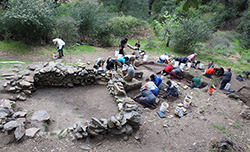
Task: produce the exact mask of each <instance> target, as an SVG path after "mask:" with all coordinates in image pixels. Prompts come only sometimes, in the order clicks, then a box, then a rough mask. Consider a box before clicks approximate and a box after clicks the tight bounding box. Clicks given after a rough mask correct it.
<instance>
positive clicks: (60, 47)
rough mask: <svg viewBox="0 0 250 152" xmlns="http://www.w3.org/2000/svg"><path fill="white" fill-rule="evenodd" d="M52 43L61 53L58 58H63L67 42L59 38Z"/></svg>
mask: <svg viewBox="0 0 250 152" xmlns="http://www.w3.org/2000/svg"><path fill="white" fill-rule="evenodd" d="M52 41H53V43H54V44H55V45H56V46H57V51H58V52H59V57H58V58H61V57H62V56H64V55H63V47H64V46H65V42H64V41H63V40H62V39H59V38H55V39H53V40H52Z"/></svg>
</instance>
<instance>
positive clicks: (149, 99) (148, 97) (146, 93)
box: [133, 86, 156, 107]
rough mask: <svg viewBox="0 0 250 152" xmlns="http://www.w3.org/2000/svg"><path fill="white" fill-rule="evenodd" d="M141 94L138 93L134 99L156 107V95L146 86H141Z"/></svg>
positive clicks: (144, 104) (145, 105) (146, 105)
mask: <svg viewBox="0 0 250 152" xmlns="http://www.w3.org/2000/svg"><path fill="white" fill-rule="evenodd" d="M140 92H141V93H140V94H138V95H136V96H135V97H134V98H133V99H134V100H136V101H138V102H139V103H140V104H142V105H143V106H144V107H155V100H156V97H155V95H154V94H153V93H152V92H151V91H150V90H149V89H148V88H147V87H145V86H142V87H141V88H140Z"/></svg>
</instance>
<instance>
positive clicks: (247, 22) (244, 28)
mask: <svg viewBox="0 0 250 152" xmlns="http://www.w3.org/2000/svg"><path fill="white" fill-rule="evenodd" d="M236 30H237V31H238V32H239V33H240V35H239V37H238V38H239V40H240V45H241V47H242V48H244V49H249V48H250V11H249V10H248V11H246V12H245V13H244V14H243V16H242V18H241V22H240V24H239V25H238V26H237V28H236Z"/></svg>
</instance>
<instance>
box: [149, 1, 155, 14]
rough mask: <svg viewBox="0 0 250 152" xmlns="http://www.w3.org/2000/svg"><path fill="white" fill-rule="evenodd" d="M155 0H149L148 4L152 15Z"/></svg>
mask: <svg viewBox="0 0 250 152" xmlns="http://www.w3.org/2000/svg"><path fill="white" fill-rule="evenodd" d="M154 2H155V0H149V4H148V15H150V16H151V15H152V6H153V4H154Z"/></svg>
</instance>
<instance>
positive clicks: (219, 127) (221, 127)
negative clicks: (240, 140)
mask: <svg viewBox="0 0 250 152" xmlns="http://www.w3.org/2000/svg"><path fill="white" fill-rule="evenodd" d="M213 127H214V128H217V129H219V130H220V131H222V132H223V133H225V129H226V127H225V126H219V125H215V124H213Z"/></svg>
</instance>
